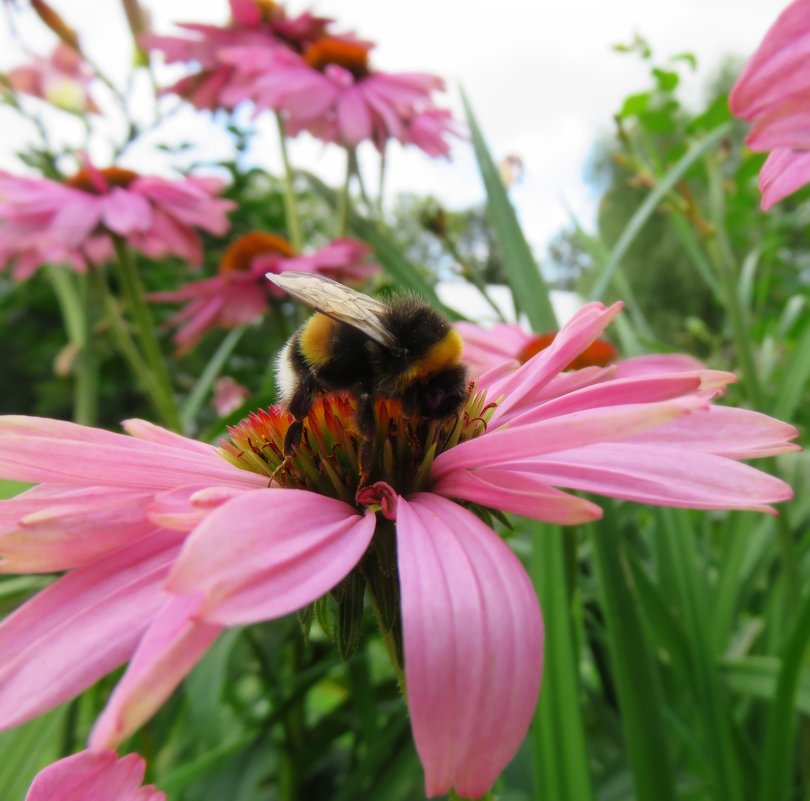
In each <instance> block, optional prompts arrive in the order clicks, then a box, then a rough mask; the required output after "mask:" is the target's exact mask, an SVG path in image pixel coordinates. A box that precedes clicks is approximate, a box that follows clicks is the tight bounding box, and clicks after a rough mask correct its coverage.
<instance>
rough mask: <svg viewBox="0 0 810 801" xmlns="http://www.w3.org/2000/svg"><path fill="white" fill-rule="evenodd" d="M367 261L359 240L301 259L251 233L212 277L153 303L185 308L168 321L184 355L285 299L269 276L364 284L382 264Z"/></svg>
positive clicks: (273, 239) (156, 296)
mask: <svg viewBox="0 0 810 801" xmlns="http://www.w3.org/2000/svg"><path fill="white" fill-rule="evenodd" d="M368 256H369V248H368V246H367V245H364V244H363V243H362V242H358V241H356V240H354V239H336V240H335V241H334V242H330V243H329V244H328V245H327V246H326V247H324V248H321V249H320V250H318V251H316V252H315V253H311V254H309V255H305V256H296V255H295V254H294V252H293V249H292V246H291V245H290V244H289V243H288V242H287V240H285V239H283V238H282V237H280V236H276V235H275V234H268V233H265V232H263V231H251V232H250V233H247V234H244V235H243V236H240V237H239V238H238V239H236V240H234V241H233V242H232V243H231V244H230V245H229V246H228V248H227V249H226V251H225V253H224V254H223V256H222V260H221V261H220V264H219V273H218V274H217V275H215V276H214V277H213V278H205V279H203V280H202V281H193V282H191V283H188V284H186V285H185V286H182V287H180V288H179V289H175V290H172V291H169V292H153V293H152V294H151V295H150V296H149V299H150V300H152V301H155V302H157V303H177V302H185V303H186V305H185V306H184V307H183V308H182V309H181V310H180V311H179V312H177V314H175V315H174V316H173V317H171V318H170V319H169V321H168V324H169V325H170V326H179V328H178V330H177V333H176V334H175V336H174V341H175V344H176V345H177V349H178V353H180V354H183V353H187V352H188V351H189V350H191V349H192V348H193V347H194V346H195V345H196V344H197V343H198V342H199V341H200V339H202V337H203V336H204V335H205V333H206V332H207V331H209V330H211V329H212V328H234V327H235V326H237V325H245V324H246V323H249V322H252V321H253V320H255V319H257V318H258V317H261V316H262V315H263V314H264V313H265V312H266V311H267V308H268V301H269V298H270V297H271V296H273V297H284V293H283V292H282V291H281V290H280V289H279V288H278V287H276V286H275V285H273V284H271V283H270V282H269V281H267V280H265V277H264V276H265V273H268V272H274V273H279V272H283V271H284V270H302V271H305V272H315V273H320V274H321V275H326V276H328V277H329V278H334V279H335V280H336V281H343V282H345V283H350V284H352V283H353V284H360V283H363V282H365V281H367V280H368V279H369V278H370V277H371V276H372V275H374V274H375V273H376V272H377V271H378V270H379V265H377V264H373V263H370V262H368V261H367V258H368Z"/></svg>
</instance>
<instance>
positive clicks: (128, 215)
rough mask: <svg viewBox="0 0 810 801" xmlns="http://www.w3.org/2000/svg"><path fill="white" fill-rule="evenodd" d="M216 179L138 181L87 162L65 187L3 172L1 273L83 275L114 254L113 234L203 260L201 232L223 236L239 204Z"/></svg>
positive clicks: (142, 248)
mask: <svg viewBox="0 0 810 801" xmlns="http://www.w3.org/2000/svg"><path fill="white" fill-rule="evenodd" d="M222 187H223V184H222V181H220V180H219V179H218V178H210V177H200V176H188V177H186V178H180V179H175V180H172V179H168V178H158V177H153V176H145V175H139V174H138V173H136V172H134V171H132V170H128V169H126V168H124V167H106V168H104V169H98V168H96V167H94V166H93V165H92V164H89V163H87V164H86V165H85V166H84V167H82V168H81V169H80V170H79V171H78V172H77V173H75V174H74V175H72V176H70V177H68V178H66V179H65V180H64V181H63V182H61V183H60V182H59V181H52V180H50V179H47V178H29V177H25V176H20V175H12V174H11V173H7V172H0V269H2V268H3V267H8V266H9V265H11V266H12V270H13V275H14V278H15V279H17V280H24V279H26V278H28V277H29V276H31V275H32V274H33V273H34V272H35V270H36V269H37V268H38V267H40V266H42V265H44V264H49V263H50V264H66V265H69V266H71V267H73V268H74V269H76V270H79V271H83V270H85V269H86V268H87V265H88V263H94V264H100V263H103V262H105V261H108V260H109V259H110V258H111V257H112V256H113V254H114V249H113V241H112V237H113V236H118V237H121V238H122V239H123V240H124V241H125V242H126V243H127V244H128V245H130V246H131V247H132V248H134V249H135V250H137V251H139V252H141V253H143V254H145V255H146V256H149V257H150V258H154V259H160V258H163V257H164V256H167V255H169V254H171V255H175V256H179V257H180V258H182V259H185V260H186V261H188V262H189V263H191V264H199V263H200V262H201V260H202V246H201V243H200V235H199V233H198V231H197V229H202V230H204V231H209V232H210V233H213V234H217V235H219V236H221V235H223V234H224V233H225V232H226V231H227V230H228V227H229V223H228V217H227V213H228V212H229V211H231V210H232V209H233V208H234V207H235V204H234V203H233V201H231V200H225V199H223V198H218V197H217V194H218V193H219V192H220V190H221V189H222Z"/></svg>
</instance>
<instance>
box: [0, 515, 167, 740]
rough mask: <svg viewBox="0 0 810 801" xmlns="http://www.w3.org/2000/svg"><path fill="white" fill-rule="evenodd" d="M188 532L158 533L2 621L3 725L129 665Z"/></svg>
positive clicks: (0, 708)
mask: <svg viewBox="0 0 810 801" xmlns="http://www.w3.org/2000/svg"><path fill="white" fill-rule="evenodd" d="M182 539H183V535H182V534H175V533H173V532H167V531H157V532H155V534H153V535H151V536H149V537H145V538H143V539H141V540H139V541H138V542H136V543H134V544H133V545H130V546H127V547H126V548H122V549H120V550H118V551H115V552H114V553H112V554H110V555H109V556H106V557H104V558H103V559H100V560H99V561H97V562H94V563H93V564H90V565H87V566H85V567H80V568H77V569H76V570H73V571H72V572H70V573H68V574H67V575H66V576H63V577H62V578H60V579H58V580H57V581H56V582H54V583H53V584H51V585H50V586H49V587H47V588H46V589H44V590H42V592H40V593H39V594H38V595H35V596H34V597H33V598H32V599H31V600H30V601H28V602H27V603H25V604H23V605H22V606H21V607H20V608H19V609H17V610H16V611H15V612H13V613H12V614H11V615H9V617H7V618H6V619H5V620H4V621H3V622H2V624H0V653H2V655H3V660H2V664H0V728H8V727H10V726H16V725H18V724H20V723H23V722H24V721H26V720H29V719H30V718H32V717H34V716H36V715H39V714H42V713H43V712H45V711H46V710H48V709H50V708H52V707H54V706H56V705H57V704H60V703H62V702H63V701H66V700H68V699H69V698H72V697H73V696H75V695H78V694H79V693H80V692H82V691H83V690H85V689H87V688H88V687H89V686H90V685H91V684H93V683H94V682H96V681H98V680H99V679H100V678H101V677H102V676H104V675H106V674H107V673H109V672H110V671H111V670H114V669H115V668H117V667H118V666H119V665H121V664H123V663H124V662H125V661H126V660H127V659H129V657H130V656H131V655H132V653H133V652H134V650H135V647H136V645H137V643H138V640H139V639H140V637H141V634H142V633H143V631H144V630H145V629H146V627H147V626H148V625H149V622H150V620H151V618H152V617H153V616H154V615H155V614H156V613H157V611H158V610H159V609H160V608H161V607H162V606H163V604H164V603H165V599H166V596H165V595H164V594H163V593H162V590H161V588H162V585H163V582H164V580H165V578H166V574H167V573H168V570H169V568H170V566H171V565H172V563H173V562H174V560H175V558H176V557H177V554H178V552H179V549H180V542H181V541H182Z"/></svg>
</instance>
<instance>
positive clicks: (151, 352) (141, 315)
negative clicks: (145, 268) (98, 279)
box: [113, 236, 183, 431]
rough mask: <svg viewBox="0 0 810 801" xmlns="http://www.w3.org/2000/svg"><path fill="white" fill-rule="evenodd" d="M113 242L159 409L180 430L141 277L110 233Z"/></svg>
mask: <svg viewBox="0 0 810 801" xmlns="http://www.w3.org/2000/svg"><path fill="white" fill-rule="evenodd" d="M113 244H114V246H115V253H116V256H117V257H118V258H117V261H116V268H117V273H118V280H119V281H120V283H121V289H122V291H123V293H124V297H125V299H126V302H127V306H128V307H129V311H130V314H131V315H132V318H133V321H134V323H135V327H136V329H137V331H138V337H139V339H140V341H141V347H142V349H143V353H144V356H145V359H146V364H147V366H148V369H149V372H150V374H151V375H152V376H153V379H154V386H155V389H156V391H157V393H158V394H159V395H160V396H161V409H162V410H163V414H164V417H165V420H166V424H167V425H168V426H169V428H172V429H173V430H175V431H182V428H183V424H182V421H181V419H180V412H179V411H178V408H177V404H176V403H175V400H174V393H173V391H172V383H171V377H170V375H169V369H168V367H167V365H166V360H165V359H164V357H163V352H162V351H161V349H160V343H159V342H158V340H157V336H156V335H155V323H154V321H153V319H152V313H151V311H150V310H149V306H148V305H147V303H146V297H145V296H144V291H143V284H142V283H141V278H140V276H139V275H138V271H137V268H136V267H135V262H134V261H133V259H132V254H131V253H130V251H129V249H128V248H127V246H126V244H125V243H124V241H123V240H122V239H121V238H120V237H117V236H114V237H113Z"/></svg>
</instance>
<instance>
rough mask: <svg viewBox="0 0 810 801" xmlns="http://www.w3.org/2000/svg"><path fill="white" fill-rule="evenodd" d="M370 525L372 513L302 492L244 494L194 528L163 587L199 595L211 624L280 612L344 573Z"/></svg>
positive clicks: (307, 598)
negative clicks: (364, 512) (224, 554)
mask: <svg viewBox="0 0 810 801" xmlns="http://www.w3.org/2000/svg"><path fill="white" fill-rule="evenodd" d="M235 521H236V523H235ZM374 524H375V519H374V515H373V513H371V512H367V513H366V515H365V516H362V517H361V516H360V515H359V514H358V513H357V510H356V509H355V508H354V507H352V506H349V505H348V504H346V503H343V502H342V501H338V500H334V499H332V498H326V497H324V496H323V495H316V494H315V493H312V492H307V491H306V490H290V489H265V490H257V491H255V492H250V493H246V494H244V495H241V496H239V497H237V498H234V499H233V500H231V501H229V502H228V503H226V504H224V505H223V506H221V507H219V508H218V509H216V510H215V511H214V512H212V513H211V514H210V515H208V516H207V517H206V519H205V520H204V521H203V522H202V523H201V524H200V525H199V526H198V527H197V528H196V529H195V531H194V532H193V533H192V534H191V536H190V537H189V538H188V541H187V543H186V547H185V548H184V549H183V553H182V555H181V557H180V559H179V560H178V563H177V566H176V568H175V570H174V571H172V575H171V576H170V577H169V581H168V584H167V587H168V589H169V590H170V591H171V592H174V593H176V594H178V595H184V594H188V595H193V594H194V593H198V592H199V593H202V594H203V595H204V596H205V597H204V602H203V607H202V608H201V612H200V615H201V616H202V617H204V619H205V620H207V621H209V622H212V623H220V624H222V625H226V626H238V625H243V624H246V623H255V622H257V621H260V620H270V619H272V618H276V617H280V616H281V615H285V614H288V613H289V612H292V611H295V610H296V609H300V608H301V607H302V606H304V605H306V604H308V603H310V602H311V601H314V600H316V599H317V598H320V597H321V596H322V595H324V594H325V593H326V592H328V591H329V590H331V589H332V588H333V587H334V586H335V585H336V584H337V583H338V582H339V581H341V580H342V579H343V578H345V576H346V575H347V574H348V573H349V571H350V570H351V569H352V568H353V567H354V566H355V565H356V564H357V563H358V562H359V561H360V557H361V556H362V555H363V554H364V553H365V551H366V548H367V547H368V544H369V542H370V541H371V537H372V535H373V533H374ZM224 544H226V547H227V551H228V558H227V559H223V558H222V548H223V547H224Z"/></svg>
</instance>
